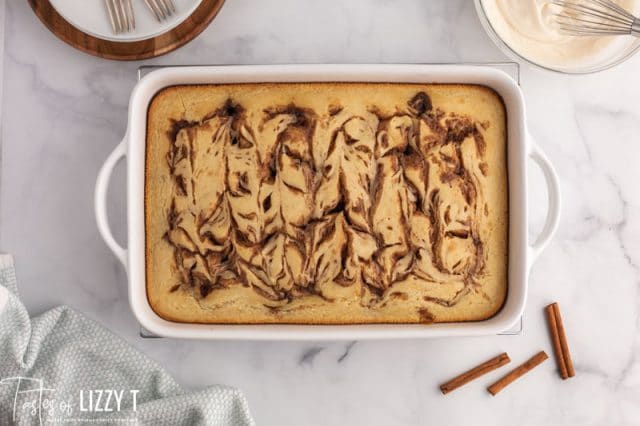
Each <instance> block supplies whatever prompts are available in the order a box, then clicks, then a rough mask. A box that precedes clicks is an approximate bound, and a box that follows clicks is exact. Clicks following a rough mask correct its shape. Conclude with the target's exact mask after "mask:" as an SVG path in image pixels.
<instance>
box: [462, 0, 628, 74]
mask: <svg viewBox="0 0 640 426" xmlns="http://www.w3.org/2000/svg"><path fill="white" fill-rule="evenodd" d="M473 2H474V4H475V8H476V13H477V15H478V19H479V20H480V23H481V24H482V28H484V30H485V32H486V33H487V35H488V36H489V38H490V39H491V40H492V41H493V43H494V44H495V45H496V46H498V48H499V49H500V50H501V51H502V52H503V53H504V54H506V55H507V56H508V57H509V58H511V59H513V60H516V61H522V62H524V63H526V64H529V65H532V66H533V68H537V69H540V70H544V71H550V72H553V73H556V74H563V75H587V74H595V73H598V72H601V71H605V70H608V69H610V68H613V67H615V66H616V65H620V64H621V63H623V62H625V61H627V60H628V59H629V58H630V57H632V56H633V55H634V54H635V53H636V52H638V50H640V42H638V44H637V45H636V46H635V47H633V48H632V49H630V50H629V51H628V52H626V53H625V54H624V55H622V56H620V57H619V58H617V59H616V60H614V61H611V62H609V63H607V64H605V65H600V66H595V67H592V68H588V69H584V70H575V71H574V70H565V69H558V68H553V67H550V66H546V65H542V64H539V63H537V62H534V61H532V60H531V59H528V58H525V57H524V56H522V55H521V54H520V53H518V52H517V51H515V50H514V49H513V48H511V46H509V45H508V44H507V43H506V42H505V41H504V40H503V39H502V37H500V35H499V34H498V32H497V31H496V30H495V28H493V25H492V24H491V21H490V20H489V18H488V17H487V13H486V11H485V10H484V6H483V4H482V2H483V0H474V1H473Z"/></svg>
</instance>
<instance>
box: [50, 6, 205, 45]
mask: <svg viewBox="0 0 640 426" xmlns="http://www.w3.org/2000/svg"><path fill="white" fill-rule="evenodd" d="M49 1H50V2H51V5H52V6H53V7H54V8H55V9H56V10H57V11H58V13H59V14H60V15H62V17H64V19H66V20H67V21H68V22H69V23H70V24H71V25H73V26H74V27H76V28H78V29H79V30H81V31H84V32H85V33H87V34H91V35H92V36H95V37H98V38H101V39H104V40H111V41H122V42H126V41H139V40H145V39H148V38H152V37H155V36H158V35H160V34H162V33H164V32H167V31H169V30H171V29H172V28H174V27H176V26H178V24H180V23H181V22H182V21H184V20H185V19H187V18H188V17H189V15H191V14H192V13H193V11H194V10H195V9H196V8H197V7H198V5H199V4H200V3H201V2H202V0H173V2H174V4H175V5H176V13H174V14H173V16H171V17H170V18H169V19H167V20H164V21H162V22H158V20H157V19H156V18H155V16H154V15H153V13H152V12H151V10H150V9H149V8H148V7H147V5H146V4H145V3H144V0H132V4H133V11H134V14H135V20H136V29H135V30H134V31H131V32H128V33H122V34H118V35H115V34H114V33H113V30H112V29H111V22H110V21H109V14H108V13H107V8H106V5H105V1H104V0H49Z"/></svg>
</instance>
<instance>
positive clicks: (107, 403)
mask: <svg viewBox="0 0 640 426" xmlns="http://www.w3.org/2000/svg"><path fill="white" fill-rule="evenodd" d="M0 385H2V387H11V391H10V392H9V396H10V397H11V398H12V404H13V413H12V419H13V422H14V423H15V422H17V421H18V420H19V419H22V418H24V417H25V416H29V417H30V418H31V420H36V419H37V422H38V424H43V423H44V422H54V423H78V422H83V421H92V420H93V421H95V419H96V418H99V414H98V413H117V412H120V410H122V409H128V410H131V411H133V412H135V411H136V409H137V402H138V401H137V397H138V392H139V390H138V389H130V390H124V389H89V390H84V389H81V390H80V391H79V392H78V393H77V399H76V398H75V397H69V398H68V399H59V398H56V389H53V388H50V387H47V386H45V384H44V381H43V380H42V379H36V378H32V377H8V378H6V379H2V380H0ZM89 414H91V417H89ZM78 415H79V417H76V416H78ZM83 415H84V416H86V417H83ZM102 421H103V422H117V423H123V422H124V423H126V422H132V423H135V421H136V420H135V417H134V418H131V419H128V418H116V417H109V418H108V419H103V420H102Z"/></svg>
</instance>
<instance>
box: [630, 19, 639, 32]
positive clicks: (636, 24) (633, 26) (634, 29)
mask: <svg viewBox="0 0 640 426" xmlns="http://www.w3.org/2000/svg"><path fill="white" fill-rule="evenodd" d="M631 35H633V36H636V37H640V18H636V19H634V20H633V24H631Z"/></svg>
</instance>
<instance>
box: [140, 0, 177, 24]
mask: <svg viewBox="0 0 640 426" xmlns="http://www.w3.org/2000/svg"><path fill="white" fill-rule="evenodd" d="M144 2H145V3H146V4H147V6H148V7H149V9H151V11H152V12H153V14H154V15H155V17H156V19H157V20H158V21H163V20H165V19H167V18H169V17H170V16H171V15H173V14H174V13H175V12H176V6H175V5H174V4H173V0H144Z"/></svg>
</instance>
